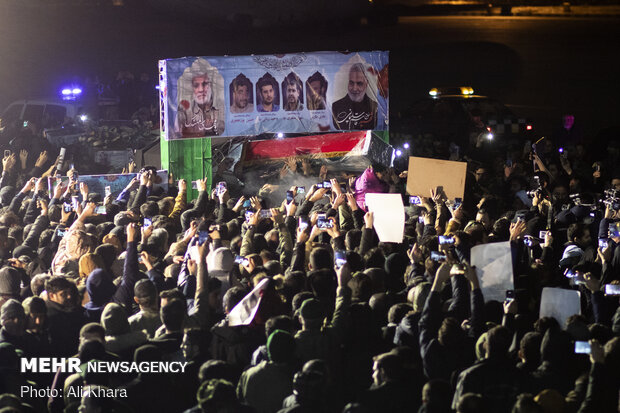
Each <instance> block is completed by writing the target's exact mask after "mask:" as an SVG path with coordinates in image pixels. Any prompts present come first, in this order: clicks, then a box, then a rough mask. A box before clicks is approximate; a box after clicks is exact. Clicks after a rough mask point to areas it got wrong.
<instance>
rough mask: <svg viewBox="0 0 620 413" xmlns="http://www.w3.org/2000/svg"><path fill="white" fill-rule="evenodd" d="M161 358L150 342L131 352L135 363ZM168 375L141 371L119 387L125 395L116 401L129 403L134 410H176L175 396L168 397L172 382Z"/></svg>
mask: <svg viewBox="0 0 620 413" xmlns="http://www.w3.org/2000/svg"><path fill="white" fill-rule="evenodd" d="M163 360H164V359H163V355H162V352H161V350H160V349H159V348H157V346H154V345H152V344H145V345H142V346H140V347H138V348H137V349H136V351H135V352H134V353H133V361H134V362H135V363H143V362H158V361H163ZM169 377H170V375H168V374H161V373H143V372H141V373H139V374H138V377H136V378H135V379H133V380H132V381H130V382H129V383H127V384H125V385H123V386H121V387H119V389H125V390H126V392H127V397H122V396H120V395H119V399H118V400H117V401H119V402H122V403H124V404H127V405H129V407H131V408H132V409H133V411H134V412H173V411H178V410H177V409H176V408H175V407H176V400H175V398H174V397H170V389H171V388H172V383H171V382H170V379H169Z"/></svg>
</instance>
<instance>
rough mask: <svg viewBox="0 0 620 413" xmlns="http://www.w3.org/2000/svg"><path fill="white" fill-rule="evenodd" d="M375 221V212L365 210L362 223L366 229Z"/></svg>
mask: <svg viewBox="0 0 620 413" xmlns="http://www.w3.org/2000/svg"><path fill="white" fill-rule="evenodd" d="M374 223H375V214H374V213H372V212H366V215H364V224H365V226H366V228H367V229H372V226H373V225H374Z"/></svg>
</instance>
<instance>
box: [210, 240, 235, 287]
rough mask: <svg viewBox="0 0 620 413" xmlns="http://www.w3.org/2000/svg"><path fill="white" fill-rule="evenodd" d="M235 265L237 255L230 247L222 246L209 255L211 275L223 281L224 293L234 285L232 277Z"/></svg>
mask: <svg viewBox="0 0 620 413" xmlns="http://www.w3.org/2000/svg"><path fill="white" fill-rule="evenodd" d="M234 265H235V257H234V256H233V253H232V251H230V249H228V248H225V247H220V248H218V249H216V250H215V251H211V252H210V253H209V254H208V255H207V268H208V269H209V277H213V278H217V279H218V280H220V281H221V282H222V288H221V294H222V295H224V294H225V293H226V291H228V289H229V288H230V287H231V286H232V282H231V279H230V277H231V271H232V269H233V266H234Z"/></svg>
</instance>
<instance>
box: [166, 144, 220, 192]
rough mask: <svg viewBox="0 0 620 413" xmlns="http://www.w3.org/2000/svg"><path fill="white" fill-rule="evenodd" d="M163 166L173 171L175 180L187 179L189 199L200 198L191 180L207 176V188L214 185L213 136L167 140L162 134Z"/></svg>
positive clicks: (209, 189)
mask: <svg viewBox="0 0 620 413" xmlns="http://www.w3.org/2000/svg"><path fill="white" fill-rule="evenodd" d="M160 143H161V166H162V168H163V169H167V170H168V171H170V172H172V174H173V176H174V180H175V182H176V181H177V180H179V179H185V180H187V182H188V190H187V195H188V200H189V199H196V198H198V191H197V190H195V189H192V185H191V182H192V181H196V180H198V179H203V178H205V177H206V178H207V190H208V191H211V188H212V186H213V177H212V174H213V171H212V164H211V138H199V139H177V140H172V141H167V140H166V139H165V138H164V135H163V134H162V135H161V138H160Z"/></svg>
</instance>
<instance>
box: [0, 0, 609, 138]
mask: <svg viewBox="0 0 620 413" xmlns="http://www.w3.org/2000/svg"><path fill="white" fill-rule="evenodd" d="M336 17H337V16H336ZM619 22H620V20H619V19H616V18H587V17H586V18H570V17H552V18H545V17H500V16H488V17H487V16H480V17H474V16H472V17H466V16H434V17H401V18H400V21H399V23H398V24H395V25H387V26H381V27H375V26H372V27H371V26H368V25H352V24H351V23H350V19H346V20H345V19H343V22H342V23H341V24H340V23H338V21H337V20H332V21H330V22H329V23H327V22H324V23H320V24H319V23H316V22H312V23H307V24H295V25H294V26H283V25H274V26H270V27H260V28H248V24H247V22H246V24H240V23H232V22H227V21H222V20H217V21H213V20H209V18H208V17H206V16H204V15H196V16H188V14H187V13H180V14H178V15H175V14H174V13H169V12H161V11H158V10H152V9H150V8H149V7H147V6H143V7H139V8H136V7H92V6H91V7H86V6H82V7H76V6H58V5H54V4H53V2H48V3H46V2H38V3H36V4H30V5H24V4H22V3H20V2H15V1H7V2H3V3H2V4H0V55H1V56H2V62H1V64H0V109H4V107H6V106H7V105H8V104H9V103H10V102H11V101H13V100H16V99H21V98H25V97H45V96H52V95H55V94H57V93H58V91H59V89H60V88H61V87H62V86H63V85H65V84H67V83H69V82H72V80H74V79H78V78H83V77H84V76H88V75H95V74H97V75H99V76H100V77H101V78H102V79H103V80H113V79H114V77H115V76H116V73H117V72H118V71H119V70H130V71H132V72H134V74H135V75H136V77H137V76H138V75H139V73H140V72H142V71H145V72H148V73H149V75H151V77H152V78H153V79H155V78H156V76H157V61H158V60H159V59H164V58H177V57H183V56H200V55H202V56H214V55H247V54H272V53H274V54H275V53H286V52H300V51H319V50H350V51H355V50H389V51H390V112H391V115H392V116H391V122H392V123H391V127H394V128H396V127H397V126H398V115H399V114H401V116H402V115H403V114H404V113H406V108H407V107H408V106H409V105H410V104H411V103H412V102H414V101H416V100H417V99H419V98H421V97H424V96H426V94H427V93H428V90H429V89H430V88H431V87H440V86H462V85H468V86H472V87H473V88H474V90H475V91H476V93H477V94H483V95H488V96H492V97H495V98H497V99H499V100H500V101H502V102H504V103H506V104H508V105H510V106H511V107H512V108H513V109H514V110H515V111H516V112H517V114H519V115H523V116H527V117H530V118H533V120H535V121H537V130H539V131H540V133H541V134H545V133H549V131H550V129H551V128H552V127H553V126H554V125H559V122H560V116H561V114H562V113H564V112H573V113H574V114H575V115H576V117H577V122H579V123H581V125H582V126H583V127H584V128H585V130H586V131H587V132H588V134H589V135H590V136H593V135H595V134H596V133H598V132H599V131H600V130H601V129H604V128H610V127H613V126H616V127H617V125H618V120H617V119H618V117H617V110H618V100H619V98H618V97H619V96H620V82H618V79H617V77H618V73H620V64H619V58H618V51H619V50H620V48H619V47H618V46H619V39H620V24H618V23H619Z"/></svg>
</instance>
